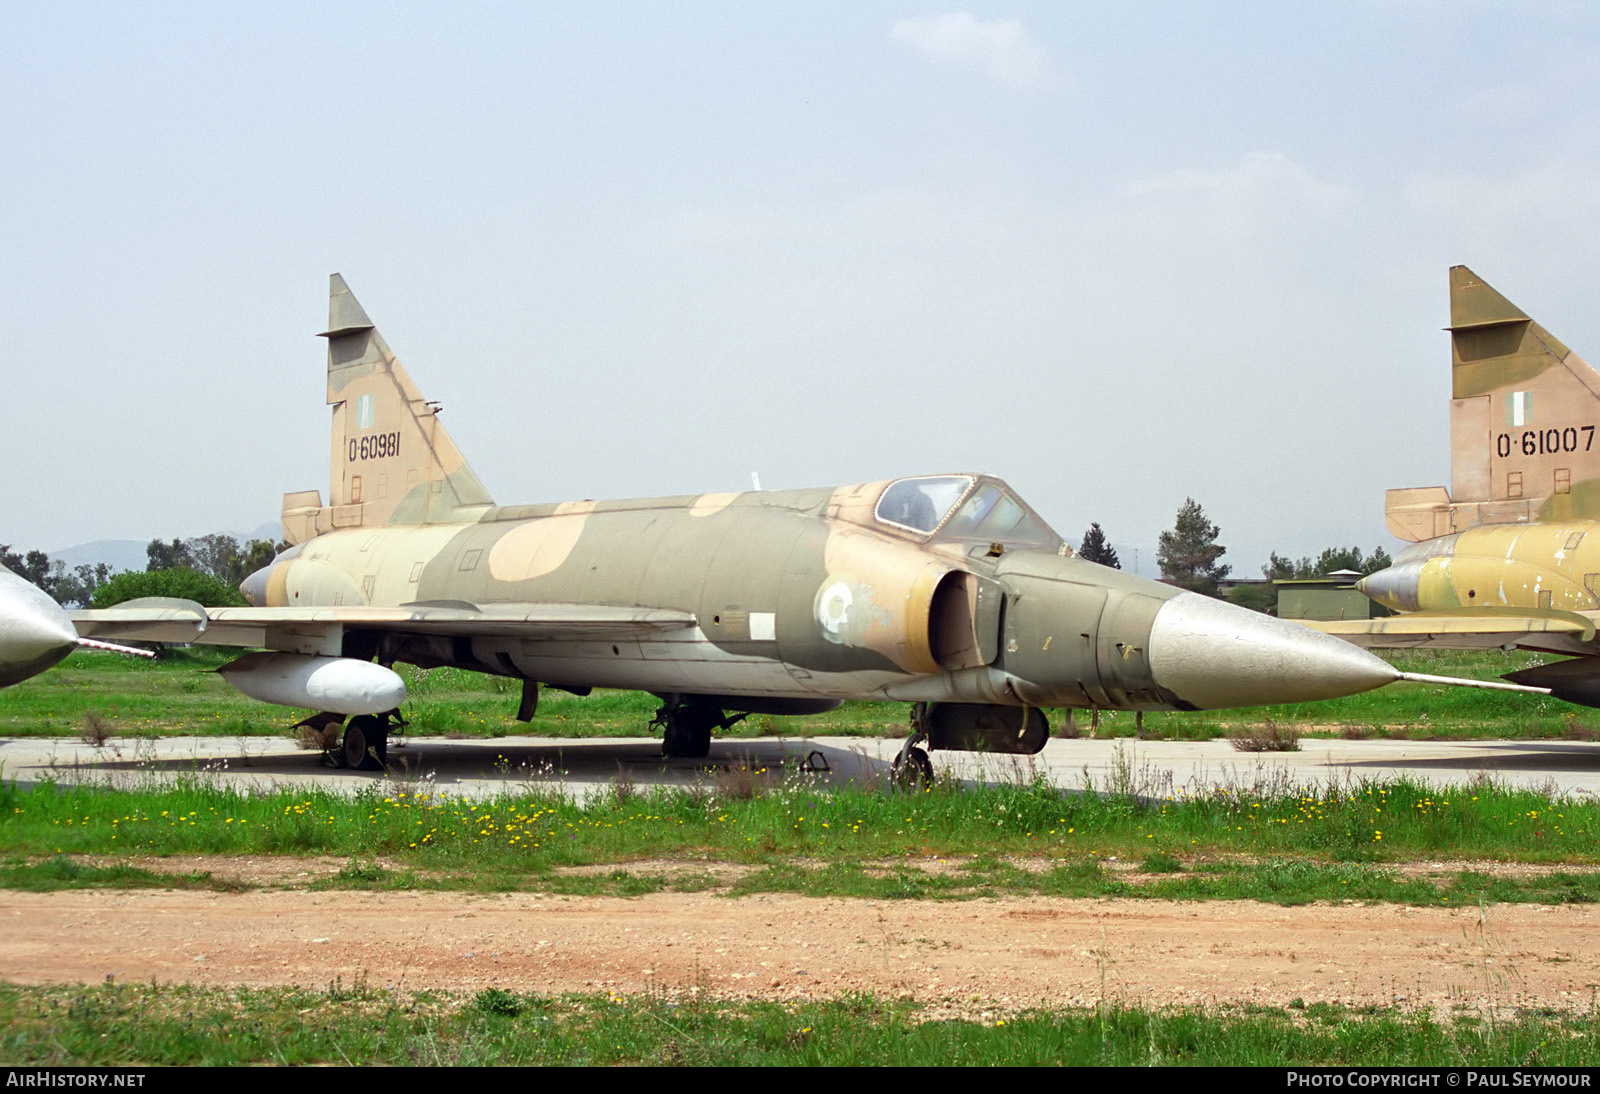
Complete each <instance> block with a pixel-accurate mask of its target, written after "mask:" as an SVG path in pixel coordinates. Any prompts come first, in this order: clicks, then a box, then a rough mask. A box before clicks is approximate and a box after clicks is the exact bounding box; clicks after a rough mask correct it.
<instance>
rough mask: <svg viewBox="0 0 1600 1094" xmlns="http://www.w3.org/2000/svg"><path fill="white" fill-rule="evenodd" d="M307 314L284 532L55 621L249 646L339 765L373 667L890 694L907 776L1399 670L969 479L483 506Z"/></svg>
mask: <svg viewBox="0 0 1600 1094" xmlns="http://www.w3.org/2000/svg"><path fill="white" fill-rule="evenodd" d="M328 312H329V318H328V329H327V330H326V331H324V332H323V335H322V336H323V337H324V338H326V339H327V353H328V361H327V401H328V403H329V404H330V405H331V406H332V407H333V432H332V458H331V476H330V484H329V497H328V503H327V504H326V505H324V504H323V503H322V499H321V496H320V494H319V493H318V492H316V491H305V492H301V493H295V494H289V495H287V496H286V497H285V499H284V508H283V531H284V537H285V539H286V540H288V542H289V543H290V544H291V545H292V546H290V547H289V549H287V550H286V551H284V552H283V553H282V554H280V555H279V556H278V557H277V558H276V559H274V560H273V562H272V563H271V564H270V565H268V566H266V567H264V568H263V569H261V570H259V571H257V572H256V573H254V574H252V575H251V576H250V577H249V578H247V579H246V580H245V582H244V584H243V585H242V586H241V589H242V590H243V592H244V593H245V596H246V598H247V599H248V600H249V601H250V604H251V606H250V607H248V608H211V609H206V608H202V607H200V606H199V605H198V604H190V603H187V602H184V601H150V602H132V603H128V604H123V605H119V606H118V607H116V608H110V609H105V610H99V611H88V612H78V613H75V614H74V615H73V617H72V618H73V622H74V624H75V625H76V627H77V629H78V631H79V633H81V634H85V635H94V636H98V637H126V638H144V639H151V640H156V641H188V642H195V641H198V642H206V643H212V644H218V645H229V646H238V647H241V648H245V649H251V650H253V651H255V652H251V653H247V654H245V655H244V656H243V657H241V658H239V659H238V660H236V661H234V662H232V663H231V664H229V665H227V666H225V667H224V668H223V669H222V670H220V671H221V672H222V674H223V676H224V677H225V678H226V679H227V680H228V681H229V682H230V683H232V684H233V685H234V686H235V687H237V688H238V689H239V690H241V691H243V692H245V693H246V694H248V695H251V696H253V697H255V698H258V699H261V700H263V701H265V702H270V703H278V704H282V705H285V706H297V707H302V708H308V709H310V710H311V711H313V712H314V713H313V714H312V715H311V717H310V718H309V719H307V722H308V723H312V724H316V725H318V726H321V727H325V728H331V727H332V726H334V725H338V724H341V723H343V724H344V736H343V743H342V746H341V747H340V748H338V749H336V750H335V751H334V753H333V754H334V756H335V759H336V760H339V761H341V762H344V763H347V764H350V765H353V766H361V767H373V766H380V765H381V764H382V763H383V761H384V755H385V748H386V740H387V735H388V731H389V728H390V726H392V725H394V724H395V723H396V721H397V720H398V719H399V717H400V715H399V708H400V706H401V704H402V703H403V701H404V699H405V685H404V682H403V681H402V679H401V677H400V676H399V675H397V674H396V673H395V672H394V671H393V666H394V665H395V664H397V663H403V664H411V665H417V666H422V667H433V666H441V665H450V666H455V667H459V668H464V669H469V670H472V671H477V672H484V673H492V674H495V675H499V676H505V677H510V678H512V679H516V680H519V681H520V682H521V684H522V700H521V703H520V705H519V707H518V710H517V716H518V717H519V718H520V719H522V720H524V721H526V720H528V719H530V718H531V717H533V715H534V711H535V708H536V705H537V701H538V695H539V688H540V686H541V685H543V686H546V687H555V688H559V689H562V690H565V691H571V692H576V693H578V694H587V693H588V692H589V690H590V689H592V688H596V687H603V688H626V689H632V690H639V691H647V692H651V693H653V694H655V695H656V696H658V697H659V699H660V700H661V707H660V710H659V711H658V712H657V714H656V719H655V723H654V724H655V725H658V726H659V727H661V729H662V730H663V735H664V738H665V751H666V754H667V755H669V756H679V757H698V756H704V755H705V754H706V752H707V750H708V749H709V748H710V747H711V736H712V732H713V731H714V730H716V729H718V728H727V727H729V726H732V725H733V724H734V723H735V722H737V721H738V720H739V719H740V718H742V717H744V716H745V715H747V714H750V713H765V714H803V713H808V712H817V711H821V710H827V709H831V708H832V707H835V706H837V705H839V704H840V703H841V702H842V701H844V700H846V699H865V700H881V701H889V702H904V703H910V704H912V705H913V707H912V709H913V720H912V736H911V739H910V740H909V741H908V742H907V744H906V747H905V748H904V749H903V750H902V752H901V755H900V759H899V760H898V761H897V764H898V765H899V766H900V769H901V770H902V771H906V772H909V773H913V774H923V775H925V774H926V773H927V771H928V757H927V754H926V752H925V748H949V749H981V750H985V751H992V752H1011V753H1026V752H1035V751H1037V750H1038V749H1040V748H1042V747H1043V746H1044V742H1045V739H1046V737H1047V736H1048V734H1049V721H1048V719H1047V717H1046V716H1045V714H1044V709H1045V708H1057V709H1062V708H1065V709H1067V710H1068V711H1069V712H1070V711H1071V710H1072V709H1080V710H1086V709H1107V710H1160V709H1177V710H1195V709H1207V708H1217V707H1229V706H1255V705H1259V704H1263V703H1286V702H1299V701H1304V700H1309V699H1320V698H1328V697H1333V696H1337V695H1348V694H1352V693H1355V692H1359V691H1365V690H1368V689H1370V688H1375V687H1380V686H1382V685H1384V684H1387V683H1390V682H1392V681H1395V680H1399V679H1402V678H1404V676H1405V674H1403V673H1400V672H1398V671H1397V670H1395V669H1394V668H1393V667H1391V666H1390V665H1388V664H1387V663H1385V662H1384V661H1382V660H1381V659H1379V658H1377V657H1375V656H1374V655H1372V654H1370V653H1368V652H1366V651H1364V650H1359V649H1356V648H1354V647H1353V646H1350V645H1348V644H1346V643H1344V642H1340V641H1337V640H1335V639H1332V638H1329V637H1328V636H1326V635H1321V634H1317V633H1315V632H1313V631H1309V630H1307V629H1305V628H1304V627H1301V626H1299V625H1298V624H1295V623H1291V622H1288V621H1285V620H1278V619H1273V618H1271V617H1268V616H1264V615H1260V614H1257V613H1255V612H1251V611H1247V610H1245V609H1243V608H1238V607H1236V606H1234V605H1231V604H1227V603H1224V602H1222V601H1217V600H1212V599H1209V598H1207V597H1204V596H1200V595H1198V594H1195V593H1191V592H1186V591H1183V590H1180V589H1177V588H1175V587H1173V586H1170V585H1164V584H1161V583H1159V582H1155V581H1151V580H1148V579H1146V578H1141V577H1138V576H1136V575H1132V574H1126V573H1123V572H1121V571H1119V570H1113V569H1108V568H1106V567H1103V566H1099V565H1096V564H1094V563H1091V562H1085V561H1084V560H1082V559H1080V558H1077V557H1075V556H1074V555H1073V553H1072V551H1071V549H1070V548H1069V547H1068V546H1067V544H1066V543H1065V542H1064V541H1063V540H1062V539H1061V537H1060V536H1058V535H1057V534H1056V533H1055V532H1054V531H1052V530H1051V529H1050V527H1049V525H1047V524H1046V523H1045V522H1044V520H1042V519H1041V518H1040V517H1039V515H1038V514H1037V513H1036V512H1034V510H1033V509H1032V508H1030V507H1029V506H1028V505H1027V504H1026V503H1025V502H1023V501H1022V499H1021V498H1020V497H1018V496H1017V494H1016V493H1015V492H1014V491H1013V490H1011V488H1010V487H1008V486H1007V485H1006V484H1005V483H1004V482H1002V481H1001V480H999V479H997V478H995V477H994V476H992V475H987V474H983V473H980V472H947V473H941V474H924V475H912V476H908V477H903V478H897V479H883V480H878V481H874V482H864V483H854V484H847V485H844V486H824V487H817V488H812V489H801V490H774V491H759V490H752V491H743V492H726V493H722V492H716V493H704V494H692V495H684V496H679V497H665V498H640V499H622V500H615V501H575V502H564V503H555V504H550V503H546V504H539V505H524V506H498V505H496V504H494V502H493V500H492V499H491V498H490V497H489V494H488V492H487V491H485V490H484V488H483V486H482V484H481V483H480V482H479V481H478V479H477V477H476V476H475V475H474V474H473V473H472V470H471V469H470V468H469V467H468V466H467V463H466V461H465V460H464V459H463V458H462V455H461V452H460V451H459V450H458V449H457V448H456V446H455V443H454V442H453V441H452V440H451V439H450V436H449V434H448V433H446V432H445V429H444V427H443V426H442V425H441V424H440V422H439V415H438V408H437V407H436V406H435V405H433V404H431V403H429V402H428V401H427V400H426V399H424V398H423V397H422V395H421V393H420V392H419V391H418V390H417V388H416V386H415V385H414V384H413V383H412V382H411V378H410V377H409V376H408V375H407V374H406V372H405V370H404V369H402V368H401V367H400V363H399V361H398V360H396V358H395V356H394V354H393V353H392V352H391V351H390V349H389V347H388V345H387V344H386V343H385V342H384V340H383V339H382V337H381V336H380V335H379V334H378V331H377V329H376V328H375V327H374V325H373V323H372V321H371V320H370V319H369V318H368V317H367V313H366V311H365V310H364V309H363V308H362V307H361V305H360V304H359V303H357V301H356V299H355V297H354V296H353V295H351V293H350V290H349V287H348V286H347V285H346V284H345V283H344V279H343V278H341V277H340V276H338V275H337V274H335V275H334V276H333V279H332V285H331V292H330V297H329V305H328ZM1498 686H1509V685H1498ZM346 719H348V721H346Z"/></svg>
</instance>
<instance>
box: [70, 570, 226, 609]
mask: <svg viewBox="0 0 1600 1094" xmlns="http://www.w3.org/2000/svg"><path fill="white" fill-rule="evenodd" d="M146 596H172V597H178V598H180V599H182V600H194V601H197V602H199V603H200V604H203V605H205V606H206V607H208V608H242V607H245V606H246V601H245V598H244V597H243V596H241V595H240V594H239V590H238V589H235V588H233V587H232V586H231V585H226V584H224V583H222V582H221V581H218V580H217V579H216V578H214V577H212V576H211V575H210V574H201V573H196V572H195V571H194V570H191V569H189V568H188V567H187V566H178V567H175V568H173V569H170V570H145V571H144V572H143V573H135V572H133V571H132V570H127V571H124V572H122V573H120V574H117V575H116V576H115V577H113V578H112V579H111V580H110V581H108V582H106V583H105V584H104V585H101V586H100V587H99V588H97V589H95V591H94V599H93V601H92V602H91V603H92V604H93V606H94V607H96V608H110V607H114V606H115V605H117V604H121V603H122V602H123V601H125V600H137V599H139V598H140V597H146Z"/></svg>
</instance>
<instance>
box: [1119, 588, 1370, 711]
mask: <svg viewBox="0 0 1600 1094" xmlns="http://www.w3.org/2000/svg"><path fill="white" fill-rule="evenodd" d="M1150 671H1151V673H1152V674H1153V675H1154V676H1155V679H1156V683H1157V684H1159V685H1161V686H1162V687H1163V688H1165V689H1166V690H1168V691H1170V692H1172V693H1173V694H1174V695H1176V696H1177V697H1178V698H1179V699H1181V700H1183V702H1184V703H1186V704H1188V705H1189V706H1191V707H1193V708H1195V709H1197V710H1216V709H1218V708H1221V707H1253V706H1264V705H1266V704H1269V703H1303V702H1310V701H1314V700H1317V699H1334V698H1337V697H1339V696H1341V695H1355V694H1356V693H1358V692H1362V691H1371V690H1372V689H1373V688H1379V687H1382V686H1383V685H1384V684H1388V683H1392V682H1394V681H1395V680H1398V679H1399V678H1400V673H1399V672H1398V671H1397V670H1396V669H1395V668H1394V667H1393V666H1391V665H1390V664H1388V662H1386V661H1384V660H1383V659H1382V658H1379V657H1376V656H1374V655H1373V654H1370V653H1368V652H1367V651H1366V650H1363V649H1359V648H1357V647H1356V646H1352V645H1350V644H1349V643H1348V642H1344V641H1341V640H1340V639H1338V638H1334V637H1332V636H1331V635H1326V634H1321V633H1319V632H1317V631H1314V630H1311V629H1309V628H1307V627H1302V626H1300V625H1299V624H1298V623H1291V622H1289V621H1288V620H1285V619H1274V618H1273V617H1272V616H1270V615H1262V614H1260V613H1259V612H1252V611H1249V610H1247V609H1245V608H1240V607H1237V606H1236V605H1233V604H1228V603H1225V602H1223V601H1221V600H1213V599H1211V598H1210V597H1207V596H1201V595H1200V594H1199V593H1188V592H1185V593H1179V594H1178V595H1177V596H1175V597H1173V598H1172V599H1171V600H1169V601H1167V602H1166V603H1165V604H1163V605H1162V606H1161V610H1160V611H1158V612H1157V613H1156V617H1155V619H1154V620H1153V621H1152V623H1151V625H1150Z"/></svg>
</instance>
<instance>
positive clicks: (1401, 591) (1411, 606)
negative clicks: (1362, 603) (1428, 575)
mask: <svg viewBox="0 0 1600 1094" xmlns="http://www.w3.org/2000/svg"><path fill="white" fill-rule="evenodd" d="M1426 561H1427V560H1426V559H1420V558H1417V559H1411V560H1409V561H1407V562H1397V563H1395V564H1394V565H1393V566H1390V567H1388V568H1387V569H1384V570H1379V571H1378V572H1377V573H1372V574H1368V575H1367V576H1366V577H1364V578H1362V579H1361V580H1360V581H1358V582H1356V588H1358V589H1360V590H1361V592H1362V593H1363V594H1364V595H1365V596H1366V598H1367V599H1368V600H1376V601H1377V602H1378V603H1379V604H1383V605H1386V606H1387V607H1390V608H1394V609H1396V610H1398V611H1402V612H1414V611H1416V610H1417V588H1418V585H1419V584H1420V582H1421V580H1422V564H1423V563H1424V562H1426Z"/></svg>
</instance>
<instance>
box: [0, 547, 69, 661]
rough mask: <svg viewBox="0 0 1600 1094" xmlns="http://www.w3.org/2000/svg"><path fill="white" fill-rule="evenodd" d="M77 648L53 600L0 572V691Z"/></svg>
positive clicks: (28, 585) (61, 613)
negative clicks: (1, 688)
mask: <svg viewBox="0 0 1600 1094" xmlns="http://www.w3.org/2000/svg"><path fill="white" fill-rule="evenodd" d="M77 644H78V632H77V631H75V630H73V629H72V623H71V621H70V620H68V619H67V616H66V613H65V612H63V611H62V610H61V608H60V607H59V606H57V604H56V602H55V601H54V600H51V599H50V598H49V597H48V596H46V595H45V594H44V593H43V592H42V591H40V590H39V589H38V588H36V587H35V586H33V585H32V584H31V583H29V582H27V581H24V580H23V579H22V578H20V577H18V576H17V575H16V574H13V573H12V572H11V571H10V570H5V569H0V687H5V686H6V685H8V684H15V683H16V682H17V681H18V680H26V679H27V678H28V677H30V676H32V675H34V674H35V673H40V672H43V671H44V670H45V669H47V668H49V667H50V666H51V665H53V664H55V663H56V662H57V661H59V660H61V659H62V658H63V657H65V656H66V655H67V654H69V653H71V652H72V651H73V649H74V648H76V646H77Z"/></svg>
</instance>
